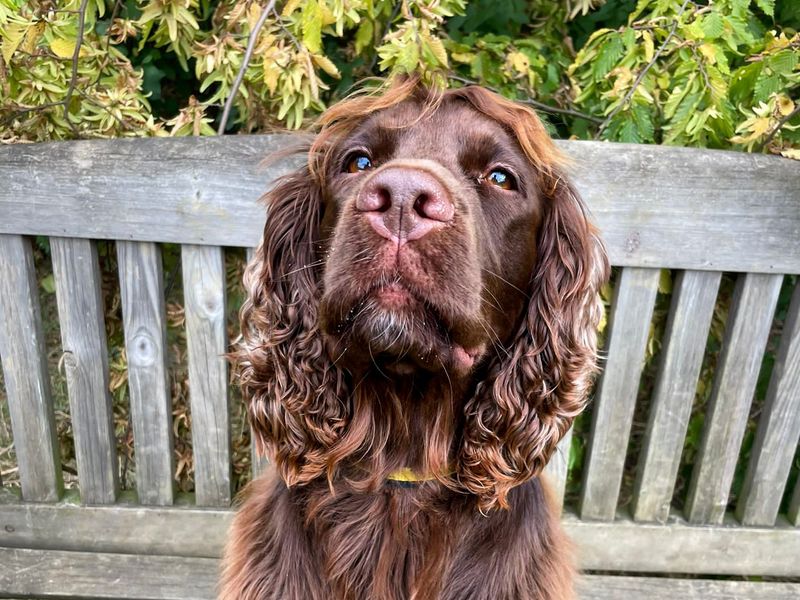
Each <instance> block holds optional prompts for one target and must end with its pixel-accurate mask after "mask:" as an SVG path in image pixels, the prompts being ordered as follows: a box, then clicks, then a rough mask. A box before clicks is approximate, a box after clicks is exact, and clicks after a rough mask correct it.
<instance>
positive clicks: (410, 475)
mask: <svg viewBox="0 0 800 600" xmlns="http://www.w3.org/2000/svg"><path fill="white" fill-rule="evenodd" d="M452 474H453V471H452V470H451V469H448V470H446V471H445V472H444V473H442V475H444V476H447V475H452ZM386 479H388V480H389V481H400V482H403V483H420V482H423V481H433V480H434V479H436V476H435V475H433V474H432V473H426V474H424V475H422V474H419V473H416V472H415V471H413V470H412V469H409V468H408V467H405V468H403V469H398V470H397V471H392V472H391V473H389V475H387V477H386Z"/></svg>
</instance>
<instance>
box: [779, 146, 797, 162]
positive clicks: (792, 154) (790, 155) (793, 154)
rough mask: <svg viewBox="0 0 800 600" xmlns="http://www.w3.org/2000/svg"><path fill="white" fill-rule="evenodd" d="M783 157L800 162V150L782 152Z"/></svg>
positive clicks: (793, 149)
mask: <svg viewBox="0 0 800 600" xmlns="http://www.w3.org/2000/svg"><path fill="white" fill-rule="evenodd" d="M781 156H785V157H786V158H791V159H793V160H800V148H789V149H788V150H782V151H781Z"/></svg>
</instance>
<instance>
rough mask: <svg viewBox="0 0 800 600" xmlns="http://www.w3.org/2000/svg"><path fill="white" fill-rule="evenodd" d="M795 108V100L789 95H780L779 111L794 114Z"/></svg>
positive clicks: (783, 113) (784, 114)
mask: <svg viewBox="0 0 800 600" xmlns="http://www.w3.org/2000/svg"><path fill="white" fill-rule="evenodd" d="M793 110H794V102H792V99H791V98H789V97H788V96H784V95H783V94H781V95H780V96H778V112H779V113H781V115H782V116H784V117H785V116H786V115H790V114H792V111H793Z"/></svg>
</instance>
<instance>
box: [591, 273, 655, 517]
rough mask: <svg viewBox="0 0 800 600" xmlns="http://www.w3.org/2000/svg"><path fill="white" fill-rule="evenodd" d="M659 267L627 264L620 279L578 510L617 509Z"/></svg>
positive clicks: (600, 513)
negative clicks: (635, 266)
mask: <svg viewBox="0 0 800 600" xmlns="http://www.w3.org/2000/svg"><path fill="white" fill-rule="evenodd" d="M659 275H660V272H659V270H658V269H638V268H634V267H626V268H624V269H623V270H622V273H621V275H620V277H619V280H618V281H617V285H616V289H615V290H614V299H613V301H612V304H611V316H610V318H609V324H608V342H607V344H606V346H607V347H606V350H605V352H606V354H607V356H608V358H607V360H606V363H605V365H604V366H603V373H602V375H601V376H600V382H599V384H598V387H597V393H596V397H595V406H594V412H593V416H592V432H591V435H590V437H589V445H588V449H587V454H586V461H585V463H584V471H583V485H582V487H581V498H580V507H579V512H580V515H581V518H584V519H603V520H611V519H613V518H614V515H615V514H616V512H617V498H618V496H619V489H620V485H621V483H622V471H623V468H624V466H625V453H626V451H627V449H628V439H629V437H630V431H631V423H632V421H633V410H634V406H635V405H636V394H637V392H638V390H639V377H640V376H641V373H642V368H643V367H644V355H645V346H646V344H647V336H648V334H649V332H650V321H651V319H652V316H653V306H654V305H655V300H656V293H657V292H658V280H659Z"/></svg>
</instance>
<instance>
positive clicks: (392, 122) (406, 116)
mask: <svg viewBox="0 0 800 600" xmlns="http://www.w3.org/2000/svg"><path fill="white" fill-rule="evenodd" d="M367 131H369V132H372V133H373V134H374V133H376V132H379V137H381V138H383V139H387V138H391V139H392V142H393V144H392V145H393V147H394V155H395V156H396V157H402V158H437V159H438V160H443V159H447V158H456V157H457V156H458V154H459V152H460V149H462V148H464V147H465V146H468V145H472V144H474V143H476V142H477V143H480V142H481V141H483V140H486V141H487V142H488V141H491V143H492V144H493V145H501V146H505V147H506V148H508V149H512V148H517V147H518V144H517V143H516V141H515V140H514V138H513V137H512V135H510V133H509V132H508V131H507V130H506V129H505V128H504V127H503V126H502V125H501V124H500V123H497V122H496V121H494V120H493V119H491V118H489V117H487V116H486V115H484V114H482V113H480V112H478V111H477V110H475V108H473V107H472V106H471V105H469V104H468V103H467V102H464V101H462V100H460V99H454V98H447V97H445V98H444V99H443V101H442V102H441V103H439V104H438V105H435V106H426V105H424V104H422V103H420V102H418V101H415V100H406V101H404V102H401V103H400V104H397V105H395V106H392V107H389V108H386V109H383V110H381V111H379V112H377V113H375V114H373V115H371V116H370V118H369V119H367V120H366V122H365V123H363V124H362V125H361V127H359V128H358V132H359V133H363V132H367ZM449 155H452V156H449Z"/></svg>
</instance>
